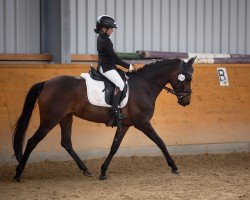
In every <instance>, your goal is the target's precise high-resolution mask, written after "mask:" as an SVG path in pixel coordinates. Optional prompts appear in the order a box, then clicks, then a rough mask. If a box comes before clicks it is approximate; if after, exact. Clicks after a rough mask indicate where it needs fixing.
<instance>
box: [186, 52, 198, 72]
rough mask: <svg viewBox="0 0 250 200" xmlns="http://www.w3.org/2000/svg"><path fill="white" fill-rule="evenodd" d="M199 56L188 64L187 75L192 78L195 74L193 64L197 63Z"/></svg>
mask: <svg viewBox="0 0 250 200" xmlns="http://www.w3.org/2000/svg"><path fill="white" fill-rule="evenodd" d="M196 57H197V56H195V57H193V58H191V59H190V60H189V61H188V62H187V73H188V74H189V75H190V76H191V75H192V74H193V72H194V68H193V63H194V61H195V59H196Z"/></svg>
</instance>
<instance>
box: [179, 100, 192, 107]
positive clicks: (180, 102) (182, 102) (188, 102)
mask: <svg viewBox="0 0 250 200" xmlns="http://www.w3.org/2000/svg"><path fill="white" fill-rule="evenodd" d="M178 103H179V104H180V105H181V106H188V105H189V104H190V99H188V100H184V99H178Z"/></svg>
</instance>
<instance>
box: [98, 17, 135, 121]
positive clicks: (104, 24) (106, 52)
mask: <svg viewBox="0 0 250 200" xmlns="http://www.w3.org/2000/svg"><path fill="white" fill-rule="evenodd" d="M114 28H117V26H116V21H115V20H114V19H113V18H112V17H110V16H108V15H102V16H100V17H99V18H98V19H97V21H96V27H95V29H94V31H95V33H97V34H99V35H98V37H97V51H98V71H99V72H100V73H101V74H102V75H103V76H105V77H106V78H107V79H109V80H110V81H111V82H112V83H114V84H115V86H116V87H115V90H114V94H113V99H112V114H113V116H114V120H115V122H116V124H118V122H119V120H122V119H124V118H126V117H125V115H123V114H122V113H121V110H120V109H119V108H118V105H119V103H120V100H121V95H122V91H123V89H124V86H125V83H124V81H123V80H122V78H121V76H120V74H119V73H118V72H117V67H116V64H117V65H120V66H122V67H125V68H127V69H129V72H131V71H135V70H136V68H135V66H134V65H132V64H129V63H127V62H124V61H123V60H121V59H120V58H119V57H118V56H117V54H116V53H115V51H114V49H113V43H112V42H111V40H110V39H109V37H110V36H111V34H112V33H113V31H114Z"/></svg>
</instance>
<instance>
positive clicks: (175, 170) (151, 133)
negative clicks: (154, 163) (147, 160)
mask: <svg viewBox="0 0 250 200" xmlns="http://www.w3.org/2000/svg"><path fill="white" fill-rule="evenodd" d="M136 128H137V129H139V130H141V131H142V132H143V133H144V134H145V135H146V136H148V137H149V138H150V139H151V140H152V141H153V142H154V143H155V144H156V145H157V146H158V147H159V148H160V149H161V151H162V153H163V154H164V156H165V158H166V160H167V163H168V165H169V166H170V167H171V168H172V173H173V174H175V175H179V171H178V168H177V167H176V165H175V163H174V160H173V159H172V158H171V156H170V154H169V153H168V150H167V148H166V145H165V144H164V142H163V141H162V139H161V138H160V137H159V136H158V135H157V133H156V132H155V130H154V128H153V127H152V125H151V124H150V123H148V124H146V125H144V126H142V127H136Z"/></svg>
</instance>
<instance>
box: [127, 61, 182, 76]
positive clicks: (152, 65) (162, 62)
mask: <svg viewBox="0 0 250 200" xmlns="http://www.w3.org/2000/svg"><path fill="white" fill-rule="evenodd" d="M180 61H181V60H180V59H179V58H173V59H172V58H171V59H166V58H164V59H162V60H157V61H155V62H152V63H150V64H146V65H144V66H143V67H142V68H140V69H138V70H137V72H139V73H140V72H143V71H147V70H149V69H151V68H152V67H154V68H157V67H158V66H161V65H163V64H164V65H170V66H172V65H173V64H176V63H178V62H180ZM134 73H135V72H128V74H134Z"/></svg>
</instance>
